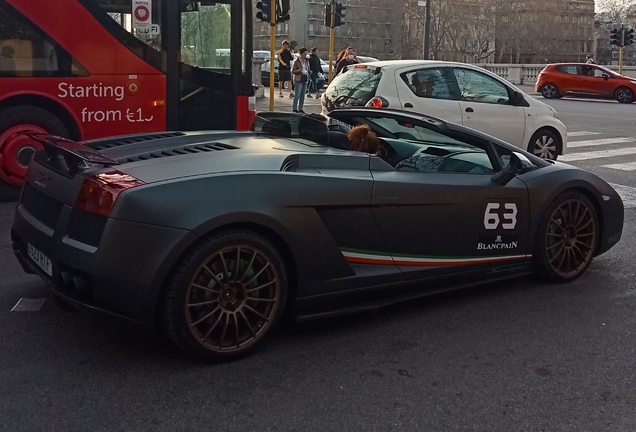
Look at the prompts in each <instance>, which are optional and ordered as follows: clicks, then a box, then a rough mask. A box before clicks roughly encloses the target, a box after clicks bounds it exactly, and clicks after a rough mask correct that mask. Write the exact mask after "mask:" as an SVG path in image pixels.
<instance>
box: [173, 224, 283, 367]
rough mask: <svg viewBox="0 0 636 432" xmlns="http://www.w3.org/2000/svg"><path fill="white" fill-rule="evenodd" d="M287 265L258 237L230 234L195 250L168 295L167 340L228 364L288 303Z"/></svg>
mask: <svg viewBox="0 0 636 432" xmlns="http://www.w3.org/2000/svg"><path fill="white" fill-rule="evenodd" d="M286 287H287V279H286V272H285V265H284V263H283V260H282V258H281V256H280V255H279V253H278V251H277V250H276V249H275V248H274V246H273V245H272V244H271V243H270V242H269V241H268V240H267V239H265V238H263V237H261V236H260V235H258V234H256V233H253V232H250V231H242V230H230V231H225V232H222V233H219V234H217V235H214V236H211V237H208V238H206V239H204V240H202V241H201V242H199V243H198V244H196V245H194V246H192V247H191V248H190V250H189V251H188V253H186V255H185V256H184V257H183V258H182V259H181V261H180V263H179V264H178V265H177V266H176V267H175V269H174V271H173V273H172V276H171V278H170V280H169V281H168V285H167V287H166V291H165V297H164V305H165V309H164V310H165V315H164V324H165V329H166V331H167V335H168V336H169V337H170V339H172V341H173V342H175V343H176V344H177V345H179V346H180V347H181V348H183V349H184V350H186V351H188V352H190V353H191V354H195V355H197V356H200V357H201V358H204V359H207V360H210V361H215V362H216V361H228V360H234V359H236V358H238V357H241V356H243V355H244V354H247V353H248V352H249V351H251V350H252V348H254V347H256V346H257V345H259V344H260V342H261V341H262V340H263V339H264V338H265V336H266V335H267V334H268V333H269V331H270V330H271V329H272V328H273V327H274V326H275V325H276V323H277V322H278V321H279V320H280V318H281V315H282V312H283V310H284V307H285V303H286V291H287V288H286Z"/></svg>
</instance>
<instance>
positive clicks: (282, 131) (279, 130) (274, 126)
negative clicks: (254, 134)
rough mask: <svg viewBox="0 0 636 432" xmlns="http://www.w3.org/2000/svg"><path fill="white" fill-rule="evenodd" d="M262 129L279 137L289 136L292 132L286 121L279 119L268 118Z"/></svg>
mask: <svg viewBox="0 0 636 432" xmlns="http://www.w3.org/2000/svg"><path fill="white" fill-rule="evenodd" d="M262 131H263V132H264V133H268V134H271V135H273V136H277V137H281V138H290V137H291V134H292V133H291V125H290V124H289V123H288V122H286V121H284V120H279V119H272V120H269V121H268V122H267V123H265V124H264V125H263V127H262Z"/></svg>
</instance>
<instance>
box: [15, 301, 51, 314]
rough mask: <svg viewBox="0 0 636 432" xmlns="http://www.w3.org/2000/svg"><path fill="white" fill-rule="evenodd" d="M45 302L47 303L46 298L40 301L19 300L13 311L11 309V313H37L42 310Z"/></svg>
mask: <svg viewBox="0 0 636 432" xmlns="http://www.w3.org/2000/svg"><path fill="white" fill-rule="evenodd" d="M45 301H46V299H45V298H39V299H28V298H21V299H20V300H18V302H17V303H16V304H15V306H13V309H11V312H37V311H39V310H40V308H41V307H42V305H43V304H44V302H45Z"/></svg>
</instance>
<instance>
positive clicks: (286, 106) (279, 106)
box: [256, 85, 540, 114]
mask: <svg viewBox="0 0 636 432" xmlns="http://www.w3.org/2000/svg"><path fill="white" fill-rule="evenodd" d="M517 87H518V88H519V89H521V90H523V91H524V92H525V93H526V94H528V95H530V96H532V97H534V96H539V95H540V93H538V92H536V91H535V90H534V85H518V86H517ZM324 90H325V89H323V91H324ZM283 95H284V97H279V96H278V88H276V89H275V91H274V111H289V112H291V111H292V106H293V102H294V99H293V98H290V97H289V91H287V90H285V91H284V92H283ZM320 110H321V106H320V98H318V99H316V98H307V97H305V105H304V107H303V111H305V112H307V113H316V114H318V113H320ZM256 111H257V112H258V111H269V87H265V97H261V98H257V99H256Z"/></svg>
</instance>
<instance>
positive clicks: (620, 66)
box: [618, 24, 625, 75]
mask: <svg viewBox="0 0 636 432" xmlns="http://www.w3.org/2000/svg"><path fill="white" fill-rule="evenodd" d="M620 31H621V32H620V36H619V38H620V39H619V42H620V44H619V45H618V46H619V48H618V73H619V74H621V75H623V47H624V46H625V27H624V26H623V24H621V30H620Z"/></svg>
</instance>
